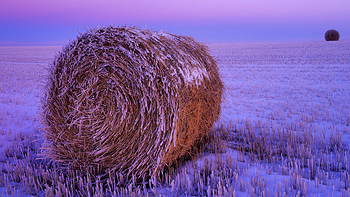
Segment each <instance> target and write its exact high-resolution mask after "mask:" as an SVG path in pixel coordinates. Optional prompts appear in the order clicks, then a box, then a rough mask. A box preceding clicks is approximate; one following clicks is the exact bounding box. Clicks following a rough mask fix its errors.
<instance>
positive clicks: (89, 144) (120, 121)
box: [43, 26, 223, 178]
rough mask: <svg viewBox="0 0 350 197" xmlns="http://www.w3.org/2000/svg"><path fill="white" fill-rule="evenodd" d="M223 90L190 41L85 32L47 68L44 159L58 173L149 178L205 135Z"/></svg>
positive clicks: (133, 31) (133, 32)
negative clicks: (84, 169) (68, 170)
mask: <svg viewBox="0 0 350 197" xmlns="http://www.w3.org/2000/svg"><path fill="white" fill-rule="evenodd" d="M222 91H223V84H222V81H221V79H220V77H219V73H218V67H217V65H216V63H215V61H214V60H213V58H212V57H211V56H210V55H209V54H208V51H207V47H206V46H204V45H202V44H199V43H197V42H195V41H194V40H193V39H192V38H190V37H185V36H178V35H173V34H170V33H165V32H154V31H150V30H140V29H138V28H134V27H113V26H110V27H101V28H96V29H90V30H88V31H87V32H86V33H83V34H80V35H79V36H78V37H77V39H76V40H73V41H71V42H70V43H69V44H68V45H67V46H66V47H65V48H64V49H63V51H62V52H61V53H59V54H58V55H57V56H56V57H55V60H54V62H53V64H52V65H51V74H50V77H49V82H48V87H47V92H46V96H45V99H44V104H43V115H44V120H45V125H46V129H45V131H46V132H45V140H46V142H45V147H44V150H45V153H44V154H45V156H46V157H48V158H51V159H53V160H54V161H56V162H57V163H59V164H60V165H61V166H62V167H68V168H71V167H73V168H80V167H88V166H89V167H92V168H94V167H97V166H98V168H100V169H104V170H105V169H111V170H115V171H116V172H117V173H121V174H123V175H124V177H130V176H131V175H135V176H136V177H137V178H140V177H142V176H149V175H152V174H153V175H154V173H156V172H157V171H158V170H159V169H162V168H163V167H164V166H165V165H169V164H172V163H173V162H174V161H175V160H176V159H178V158H179V157H182V156H183V155H185V154H186V153H187V152H188V151H190V149H191V147H193V146H194V145H196V144H197V143H199V142H200V141H201V140H202V138H203V137H204V136H205V135H206V134H207V133H208V131H209V129H210V128H211V127H212V126H213V123H214V121H215V120H216V119H217V118H218V116H219V114H220V104H221V95H222Z"/></svg>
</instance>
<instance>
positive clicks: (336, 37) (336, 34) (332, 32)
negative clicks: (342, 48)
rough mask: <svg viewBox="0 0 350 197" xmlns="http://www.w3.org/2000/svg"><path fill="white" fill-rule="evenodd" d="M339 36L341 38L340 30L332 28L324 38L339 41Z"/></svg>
mask: <svg viewBox="0 0 350 197" xmlns="http://www.w3.org/2000/svg"><path fill="white" fill-rule="evenodd" d="M339 38H340V35H339V32H338V31H337V30H334V29H330V30H328V31H327V32H326V33H325V34H324V39H325V40H326V41H338V40H339Z"/></svg>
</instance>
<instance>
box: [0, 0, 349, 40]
mask: <svg viewBox="0 0 350 197" xmlns="http://www.w3.org/2000/svg"><path fill="white" fill-rule="evenodd" d="M110 24H114V25H132V26H134V25H137V26H139V27H140V28H145V27H146V26H147V27H148V28H150V29H154V30H159V29H163V30H165V31H168V32H171V33H176V34H182V35H188V36H192V37H194V38H195V39H196V40H198V41H202V42H260V41H294V40H295V41H297V40H323V35H324V33H325V32H326V31H327V30H328V29H336V30H338V31H339V33H340V36H341V39H350V25H349V24H350V1H349V0H5V1H1V2H0V45H53V44H54V45H64V44H67V43H68V40H69V39H74V38H75V37H76V35H77V34H78V33H77V31H78V32H84V28H83V27H85V28H87V27H92V28H93V27H96V26H97V25H100V26H107V25H110Z"/></svg>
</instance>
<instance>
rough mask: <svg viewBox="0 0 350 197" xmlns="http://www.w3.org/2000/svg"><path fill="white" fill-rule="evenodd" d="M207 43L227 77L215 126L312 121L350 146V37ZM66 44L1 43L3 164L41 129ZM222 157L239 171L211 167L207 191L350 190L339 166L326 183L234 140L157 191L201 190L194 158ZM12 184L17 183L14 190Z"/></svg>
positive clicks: (191, 72) (191, 74) (196, 72)
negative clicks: (43, 106)
mask: <svg viewBox="0 0 350 197" xmlns="http://www.w3.org/2000/svg"><path fill="white" fill-rule="evenodd" d="M162 35H163V34H162ZM209 48H210V50H211V53H212V55H213V57H214V58H215V59H216V60H217V62H218V66H219V69H220V70H219V72H220V75H221V78H222V80H223V82H224V85H225V92H224V100H223V103H222V105H221V106H222V113H221V116H220V119H219V121H218V122H217V126H219V125H221V124H223V125H235V126H236V127H237V128H242V129H243V128H254V129H255V130H257V131H259V128H266V129H267V130H268V131H272V130H274V129H275V130H279V129H286V128H291V130H292V131H294V132H298V131H299V130H305V131H308V130H310V129H313V130H314V132H316V133H324V135H325V136H334V134H337V135H340V136H341V140H342V141H343V142H344V143H345V145H346V146H345V147H346V148H349V141H350V135H349V134H350V53H349V51H350V41H338V42H294V43H249V44H244V43H242V44H209ZM60 50H61V47H0V54H1V56H0V165H1V167H0V169H4V166H5V165H6V162H7V159H6V157H5V155H4V154H5V153H6V151H8V149H9V148H12V147H14V146H15V145H16V143H23V140H22V141H21V140H19V141H18V139H17V138H23V137H21V136H20V135H25V134H26V133H34V134H37V132H38V127H40V122H39V114H38V110H39V106H40V104H39V98H40V96H41V95H42V92H43V91H42V88H43V87H42V85H43V81H45V74H47V70H45V67H47V65H48V64H49V63H50V62H51V61H52V60H53V57H54V55H55V53H56V52H57V51H60ZM182 74H183V75H184V78H185V79H186V83H192V82H195V83H196V81H200V80H202V79H203V77H205V76H207V73H206V71H205V70H204V69H203V70H202V69H200V68H193V69H188V70H183V71H182ZM335 161H336V159H335V158H334V157H330V158H329V162H330V163H332V162H335ZM219 164H222V165H224V166H225V165H226V166H231V167H232V168H234V169H236V171H233V172H229V171H228V172H227V173H229V174H230V176H231V175H232V177H234V178H230V179H229V180H231V183H225V184H224V183H223V180H224V178H223V177H222V180H220V176H217V174H216V172H214V171H213V172H209V177H211V179H210V181H211V182H212V183H211V184H212V185H215V188H209V190H208V188H204V190H205V191H204V192H205V193H206V194H207V193H208V191H214V193H215V192H216V194H217V195H219V193H220V192H221V193H223V194H224V193H225V192H228V190H229V188H230V187H231V186H232V189H234V194H235V195H236V196H250V195H251V194H252V193H253V192H254V191H253V190H252V189H251V188H260V189H261V192H262V193H264V194H265V195H267V194H269V196H273V195H274V194H278V193H279V194H278V195H279V196H283V193H284V192H285V193H286V194H288V195H287V196H296V195H298V192H299V194H300V195H307V196H332V195H334V196H349V194H350V193H349V191H345V190H342V188H341V184H340V182H339V183H338V181H337V180H338V179H339V176H340V175H339V173H338V174H337V173H335V175H334V176H335V178H332V177H329V178H328V179H327V178H326V179H325V180H327V181H328V182H327V184H325V183H324V184H321V183H320V182H321V181H322V180H320V181H317V179H308V178H306V177H300V176H297V175H294V174H290V173H289V171H284V170H283V169H284V164H283V161H281V162H279V163H276V165H278V166H273V165H272V164H271V163H265V162H263V161H262V162H253V161H250V159H249V155H242V153H240V152H239V151H237V150H235V149H233V148H227V149H226V152H223V153H216V154H214V153H212V154H209V153H205V154H201V155H200V156H199V157H198V159H197V160H194V161H189V162H187V163H186V164H184V166H183V167H182V169H181V174H179V176H178V178H175V180H174V182H172V184H169V185H166V184H165V185H160V186H159V187H157V188H156V192H157V193H158V194H161V195H163V196H172V195H171V193H172V191H173V192H176V193H177V194H178V195H179V196H191V195H196V194H197V195H198V193H196V192H194V187H197V185H200V183H199V182H198V183H195V182H194V180H195V179H196V176H198V175H196V172H197V171H196V169H195V168H194V167H193V166H197V167H198V169H199V170H203V171H204V170H205V168H207V167H206V166H207V165H213V166H217V167H218V166H220V165H219ZM274 168H276V169H278V170H274ZM293 169H294V168H293ZM295 169H298V168H297V167H295ZM303 169H305V168H303ZM306 170H307V168H306ZM234 173H236V174H234ZM305 174H308V172H305ZM319 176H321V174H319ZM325 176H328V175H325ZM2 177H6V176H5V174H4V175H2ZM197 178H198V177H197ZM182 179H183V180H182ZM320 179H321V177H320ZM1 180H3V179H1V178H0V194H2V195H5V196H11V195H13V196H15V194H16V193H17V194H18V196H19V195H20V196H31V194H29V193H28V191H27V189H26V188H25V187H24V186H22V185H21V184H20V183H16V182H13V183H11V184H12V185H11V186H8V185H6V184H4V183H3V182H6V180H5V181H4V180H3V181H1ZM170 182H171V181H170ZM293 183H294V190H293V189H291V188H292V184H293ZM204 184H205V183H204ZM258 184H261V186H259V185H258ZM253 185H254V187H253ZM301 186H302V187H301ZM9 187H12V188H13V189H12V194H9ZM198 188H199V186H198ZM220 188H221V189H220ZM14 191H15V192H14ZM191 191H192V193H191ZM40 195H44V193H41V194H40ZM223 196H224V195H223Z"/></svg>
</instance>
